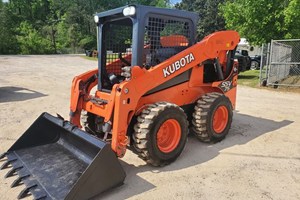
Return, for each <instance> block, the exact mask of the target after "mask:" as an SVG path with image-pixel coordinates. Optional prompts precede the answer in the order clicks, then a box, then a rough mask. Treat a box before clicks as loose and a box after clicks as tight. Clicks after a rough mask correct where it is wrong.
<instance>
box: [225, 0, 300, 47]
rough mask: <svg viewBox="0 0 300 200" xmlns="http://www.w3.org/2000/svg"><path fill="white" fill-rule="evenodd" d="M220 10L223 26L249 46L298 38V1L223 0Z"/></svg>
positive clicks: (299, 25) (299, 21)
mask: <svg viewBox="0 0 300 200" xmlns="http://www.w3.org/2000/svg"><path fill="white" fill-rule="evenodd" d="M221 10H222V12H223V15H224V18H225V19H226V27H227V28H229V29H234V30H237V31H238V32H239V33H240V35H241V36H242V37H245V38H247V39H248V40H249V41H250V42H251V43H252V44H258V45H260V44H262V43H267V42H270V41H271V40H272V39H284V38H293V37H297V38H298V37H300V33H299V29H300V14H299V10H300V2H299V0H285V1H282V0H247V1H245V0H235V1H232V0H227V1H226V2H225V3H224V4H223V5H222V6H221Z"/></svg>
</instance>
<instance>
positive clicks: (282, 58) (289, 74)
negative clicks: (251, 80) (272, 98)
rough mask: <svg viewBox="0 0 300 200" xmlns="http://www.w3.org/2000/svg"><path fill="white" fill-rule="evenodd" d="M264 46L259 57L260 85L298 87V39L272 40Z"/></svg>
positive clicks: (299, 44) (299, 50)
mask: <svg viewBox="0 0 300 200" xmlns="http://www.w3.org/2000/svg"><path fill="white" fill-rule="evenodd" d="M264 46H267V47H264ZM264 46H263V48H262V57H261V74H260V80H261V85H272V86H274V87H278V86H298V87H299V86H300V39H292V40H272V42H271V44H270V45H264ZM265 48H266V50H264V49H265ZM264 59H266V61H264ZM264 62H266V64H265V65H264ZM264 66H266V67H264Z"/></svg>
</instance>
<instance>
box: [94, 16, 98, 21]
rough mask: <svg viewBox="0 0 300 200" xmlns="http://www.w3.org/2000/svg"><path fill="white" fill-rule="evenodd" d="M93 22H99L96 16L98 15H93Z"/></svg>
mask: <svg viewBox="0 0 300 200" xmlns="http://www.w3.org/2000/svg"><path fill="white" fill-rule="evenodd" d="M94 21H95V23H98V22H99V16H98V15H95V16H94Z"/></svg>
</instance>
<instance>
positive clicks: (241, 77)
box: [238, 75, 258, 80]
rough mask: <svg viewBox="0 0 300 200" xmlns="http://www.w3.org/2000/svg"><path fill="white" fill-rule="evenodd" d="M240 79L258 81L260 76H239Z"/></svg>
mask: <svg viewBox="0 0 300 200" xmlns="http://www.w3.org/2000/svg"><path fill="white" fill-rule="evenodd" d="M238 79H247V80H249V79H258V76H256V75H239V76H238Z"/></svg>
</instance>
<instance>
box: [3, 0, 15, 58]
mask: <svg viewBox="0 0 300 200" xmlns="http://www.w3.org/2000/svg"><path fill="white" fill-rule="evenodd" d="M0 2H1V3H0V54H16V53H19V49H18V45H17V38H16V36H15V33H16V24H15V22H14V20H15V16H14V15H13V13H12V12H10V10H9V8H8V6H7V4H3V3H2V1H0Z"/></svg>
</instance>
